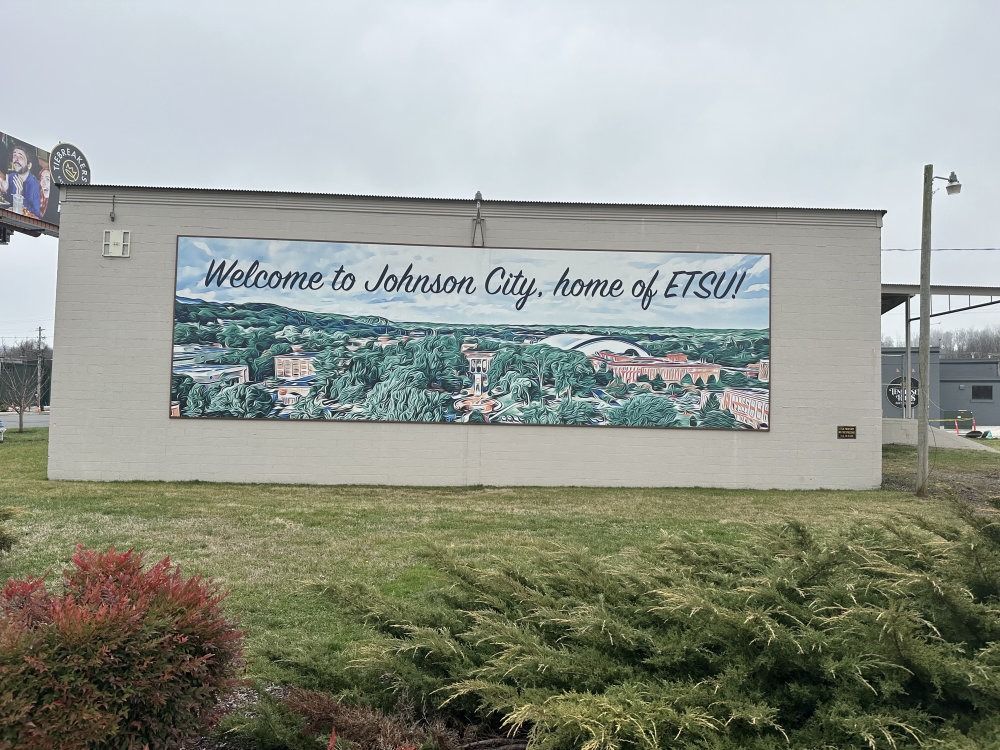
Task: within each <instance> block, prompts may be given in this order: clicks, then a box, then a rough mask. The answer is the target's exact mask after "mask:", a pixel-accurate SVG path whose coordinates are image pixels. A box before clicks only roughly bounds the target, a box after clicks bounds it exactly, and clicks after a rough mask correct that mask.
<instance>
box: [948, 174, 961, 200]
mask: <svg viewBox="0 0 1000 750" xmlns="http://www.w3.org/2000/svg"><path fill="white" fill-rule="evenodd" d="M944 189H945V191H946V192H947V193H948V195H958V194H959V193H961V192H962V183H961V182H959V181H958V177H956V176H955V173H954V172H952V173H951V174H950V175H948V184H947V185H945V186H944Z"/></svg>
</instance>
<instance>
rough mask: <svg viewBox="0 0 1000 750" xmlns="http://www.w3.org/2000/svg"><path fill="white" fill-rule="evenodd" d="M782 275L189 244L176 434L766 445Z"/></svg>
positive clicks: (666, 264) (278, 245) (182, 286)
mask: <svg viewBox="0 0 1000 750" xmlns="http://www.w3.org/2000/svg"><path fill="white" fill-rule="evenodd" d="M769 413H770V256H769V255H767V254H719V253H694V252H662V253H649V252H597V251H581V250H572V251H571V250H524V249H497V248H481V247H474V248H456V247H436V246H435V247H428V246H416V245H385V244H356V243H340V242H302V241H275V240H254V239H233V238H207V237H180V238H178V243H177V285H176V299H175V308H174V331H173V371H172V377H171V402H170V415H171V416H172V417H176V418H245V419H307V420H375V421H390V422H442V423H483V424H501V425H502V424H544V425H586V426H592V427H608V426H617V427H679V428H688V429H691V428H695V429H697V428H703V429H704V428H709V429H730V430H766V429H768V427H769V424H770V420H769Z"/></svg>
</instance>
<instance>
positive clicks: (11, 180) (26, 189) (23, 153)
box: [0, 144, 41, 218]
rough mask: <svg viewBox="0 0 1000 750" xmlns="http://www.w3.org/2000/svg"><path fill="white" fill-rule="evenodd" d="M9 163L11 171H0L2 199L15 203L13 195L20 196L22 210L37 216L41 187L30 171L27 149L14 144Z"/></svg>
mask: <svg viewBox="0 0 1000 750" xmlns="http://www.w3.org/2000/svg"><path fill="white" fill-rule="evenodd" d="M10 164H11V171H9V172H6V171H5V172H0V191H2V192H3V197H4V200H5V201H7V202H8V203H13V204H15V205H16V204H17V201H15V196H21V202H22V204H23V207H24V210H25V211H27V212H29V213H30V214H31V215H32V216H34V217H35V218H39V217H40V215H41V188H40V187H39V184H38V178H36V177H35V176H34V175H33V174H32V173H31V168H32V166H33V164H32V160H31V157H29V156H28V149H27V148H26V147H25V146H23V145H20V144H19V145H16V146H14V148H13V149H12V150H11V154H10Z"/></svg>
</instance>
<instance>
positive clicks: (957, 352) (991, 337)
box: [882, 326, 1000, 359]
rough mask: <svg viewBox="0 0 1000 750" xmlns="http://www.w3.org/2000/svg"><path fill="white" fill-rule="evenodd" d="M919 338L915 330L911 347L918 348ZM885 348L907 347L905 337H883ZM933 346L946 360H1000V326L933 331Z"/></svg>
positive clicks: (911, 338) (911, 339)
mask: <svg viewBox="0 0 1000 750" xmlns="http://www.w3.org/2000/svg"><path fill="white" fill-rule="evenodd" d="M917 345H918V337H917V331H916V329H915V328H914V330H913V332H912V334H911V337H910V346H912V347H913V348H914V349H916V348H917ZM882 346H884V347H905V346H906V341H905V340H904V339H903V337H899V338H898V339H897V338H893V337H892V336H883V337H882ZM931 346H934V347H940V349H941V356H942V357H944V358H946V359H1000V326H987V327H985V328H960V329H958V330H955V331H931Z"/></svg>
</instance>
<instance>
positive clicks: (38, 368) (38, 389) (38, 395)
mask: <svg viewBox="0 0 1000 750" xmlns="http://www.w3.org/2000/svg"><path fill="white" fill-rule="evenodd" d="M35 354H36V357H35V376H36V382H35V403H36V404H38V412H39V413H41V411H42V327H41V326H38V351H37V352H36V353H35Z"/></svg>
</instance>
